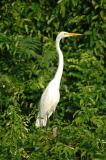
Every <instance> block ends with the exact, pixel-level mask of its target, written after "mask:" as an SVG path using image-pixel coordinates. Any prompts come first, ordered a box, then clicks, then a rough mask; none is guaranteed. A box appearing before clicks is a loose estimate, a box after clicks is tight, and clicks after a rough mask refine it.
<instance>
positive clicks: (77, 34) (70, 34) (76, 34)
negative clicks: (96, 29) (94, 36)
mask: <svg viewBox="0 0 106 160" xmlns="http://www.w3.org/2000/svg"><path fill="white" fill-rule="evenodd" d="M65 35H66V36H80V35H82V34H80V33H65Z"/></svg>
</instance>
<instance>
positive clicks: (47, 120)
mask: <svg viewBox="0 0 106 160" xmlns="http://www.w3.org/2000/svg"><path fill="white" fill-rule="evenodd" d="M48 124H49V118H48V113H47V123H46V129H47V128H48Z"/></svg>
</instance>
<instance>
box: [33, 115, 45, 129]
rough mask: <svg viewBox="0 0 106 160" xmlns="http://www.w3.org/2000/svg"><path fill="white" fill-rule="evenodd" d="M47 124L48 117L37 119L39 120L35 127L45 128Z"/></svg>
mask: <svg viewBox="0 0 106 160" xmlns="http://www.w3.org/2000/svg"><path fill="white" fill-rule="evenodd" d="M46 124H47V116H45V117H39V116H38V117H37V120H36V123H35V126H36V127H45V126H46Z"/></svg>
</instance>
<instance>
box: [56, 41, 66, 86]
mask: <svg viewBox="0 0 106 160" xmlns="http://www.w3.org/2000/svg"><path fill="white" fill-rule="evenodd" d="M56 51H57V53H58V56H59V64H58V68H57V71H56V74H55V77H54V79H55V80H56V82H58V86H60V81H61V77H62V73H63V66H64V59H63V54H62V51H61V49H60V40H57V39H56Z"/></svg>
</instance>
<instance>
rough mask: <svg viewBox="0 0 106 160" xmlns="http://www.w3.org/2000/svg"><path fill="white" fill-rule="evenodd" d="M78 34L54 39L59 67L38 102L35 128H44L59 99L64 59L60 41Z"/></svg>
mask: <svg viewBox="0 0 106 160" xmlns="http://www.w3.org/2000/svg"><path fill="white" fill-rule="evenodd" d="M79 35H81V34H79V33H68V32H60V33H59V34H58V35H57V37H56V51H57V53H58V56H59V65H58V68H57V71H56V74H55V76H54V78H53V80H51V81H50V83H49V84H48V86H47V87H46V89H45V90H44V92H43V94H42V96H41V100H40V111H39V113H38V116H37V120H36V123H35V125H36V127H42V126H46V124H47V120H48V118H49V117H50V116H51V115H52V113H53V112H54V111H55V109H56V106H57V104H58V102H59V99H60V93H59V87H60V81H61V77H62V73H63V65H64V59H63V54H62V51H61V49H60V40H61V39H62V38H64V37H69V36H79Z"/></svg>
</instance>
